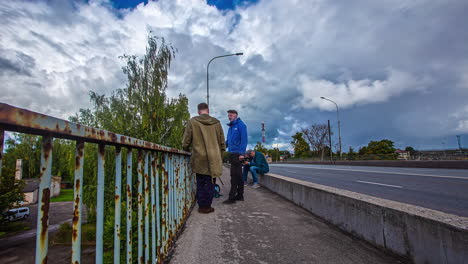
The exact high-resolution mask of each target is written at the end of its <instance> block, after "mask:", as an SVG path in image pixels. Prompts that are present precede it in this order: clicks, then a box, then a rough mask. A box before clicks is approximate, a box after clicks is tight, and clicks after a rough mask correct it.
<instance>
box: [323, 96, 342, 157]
mask: <svg viewBox="0 0 468 264" xmlns="http://www.w3.org/2000/svg"><path fill="white" fill-rule="evenodd" d="M320 98H322V99H323V100H327V101H329V102H332V103H334V104H335V106H336V118H337V119H338V144H339V145H340V159H342V158H343V155H342V151H341V127H340V111H339V109H338V104H337V103H335V102H334V101H332V100H330V99H328V98H325V97H323V96H321V97H320Z"/></svg>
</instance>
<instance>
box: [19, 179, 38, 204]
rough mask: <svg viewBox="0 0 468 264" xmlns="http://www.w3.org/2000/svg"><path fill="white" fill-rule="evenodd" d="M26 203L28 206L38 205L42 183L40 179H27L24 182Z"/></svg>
mask: <svg viewBox="0 0 468 264" xmlns="http://www.w3.org/2000/svg"><path fill="white" fill-rule="evenodd" d="M24 183H25V185H24V188H23V193H24V201H25V202H26V203H27V204H35V203H37V199H38V198H39V195H38V194H39V184H40V183H41V180H40V179H25V180H24Z"/></svg>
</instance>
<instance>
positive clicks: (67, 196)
mask: <svg viewBox="0 0 468 264" xmlns="http://www.w3.org/2000/svg"><path fill="white" fill-rule="evenodd" d="M50 201H51V202H53V203H55V202H70V201H73V189H62V190H60V195H59V196H57V197H52V199H51V200H50Z"/></svg>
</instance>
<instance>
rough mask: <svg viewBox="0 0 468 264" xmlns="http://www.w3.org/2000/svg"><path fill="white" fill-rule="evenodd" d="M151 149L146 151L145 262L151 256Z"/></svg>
mask: <svg viewBox="0 0 468 264" xmlns="http://www.w3.org/2000/svg"><path fill="white" fill-rule="evenodd" d="M148 156H149V151H145V170H144V172H145V175H144V177H145V187H144V189H145V207H144V208H145V210H144V213H145V263H148V262H149V260H150V256H149V252H150V251H149V247H150V244H149V209H150V199H149V185H150V184H149V183H150V181H149V176H148V163H149V161H148V160H149V158H148Z"/></svg>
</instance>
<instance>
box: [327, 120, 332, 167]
mask: <svg viewBox="0 0 468 264" xmlns="http://www.w3.org/2000/svg"><path fill="white" fill-rule="evenodd" d="M328 143H330V161H331V162H333V151H332V141H331V129H330V120H328Z"/></svg>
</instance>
